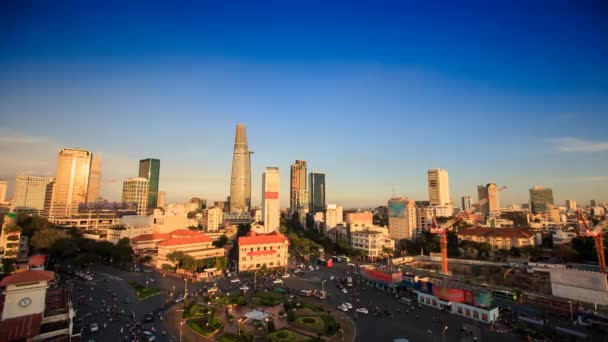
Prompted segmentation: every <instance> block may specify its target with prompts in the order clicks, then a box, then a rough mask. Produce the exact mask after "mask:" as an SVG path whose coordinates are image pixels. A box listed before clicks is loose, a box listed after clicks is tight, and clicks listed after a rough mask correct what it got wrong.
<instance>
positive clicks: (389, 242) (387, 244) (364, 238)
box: [350, 228, 395, 259]
mask: <svg viewBox="0 0 608 342" xmlns="http://www.w3.org/2000/svg"><path fill="white" fill-rule="evenodd" d="M384 230H386V228H384ZM350 237H351V244H350V245H351V247H352V248H354V249H358V250H362V251H363V252H364V253H365V256H366V257H368V258H371V259H375V258H378V257H381V256H382V255H383V254H384V252H383V249H385V248H386V249H391V250H394V249H395V240H393V239H390V238H389V237H388V232H386V231H385V232H383V231H382V230H381V229H365V230H359V231H355V232H351V234H350Z"/></svg>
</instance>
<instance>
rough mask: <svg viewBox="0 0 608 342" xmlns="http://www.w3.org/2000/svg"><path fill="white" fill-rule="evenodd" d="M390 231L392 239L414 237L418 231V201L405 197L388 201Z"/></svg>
mask: <svg viewBox="0 0 608 342" xmlns="http://www.w3.org/2000/svg"><path fill="white" fill-rule="evenodd" d="M388 232H389V236H390V237H391V239H397V240H401V239H412V238H414V235H415V233H416V203H415V202H414V201H410V200H409V199H407V198H403V197H393V198H391V199H390V200H389V201H388Z"/></svg>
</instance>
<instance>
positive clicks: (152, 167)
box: [139, 158, 160, 208]
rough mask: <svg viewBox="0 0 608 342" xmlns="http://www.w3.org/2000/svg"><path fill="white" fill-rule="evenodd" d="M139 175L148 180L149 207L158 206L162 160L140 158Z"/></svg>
mask: <svg viewBox="0 0 608 342" xmlns="http://www.w3.org/2000/svg"><path fill="white" fill-rule="evenodd" d="M139 177H141V178H145V179H147V180H148V208H156V207H157V206H158V180H159V177H160V160H158V159H152V158H148V159H142V160H140V161H139Z"/></svg>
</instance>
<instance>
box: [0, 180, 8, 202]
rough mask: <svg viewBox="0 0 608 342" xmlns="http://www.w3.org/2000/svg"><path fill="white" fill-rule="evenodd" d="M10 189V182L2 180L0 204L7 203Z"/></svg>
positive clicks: (0, 184) (0, 182) (0, 181)
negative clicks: (7, 193)
mask: <svg viewBox="0 0 608 342" xmlns="http://www.w3.org/2000/svg"><path fill="white" fill-rule="evenodd" d="M7 189H8V182H7V181H6V180H5V179H0V204H3V203H5V202H6V190H7Z"/></svg>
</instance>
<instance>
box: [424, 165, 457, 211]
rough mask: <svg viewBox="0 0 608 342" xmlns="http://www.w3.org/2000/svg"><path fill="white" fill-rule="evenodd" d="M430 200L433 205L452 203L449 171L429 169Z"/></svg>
mask: <svg viewBox="0 0 608 342" xmlns="http://www.w3.org/2000/svg"><path fill="white" fill-rule="evenodd" d="M427 177H428V186H429V202H430V203H431V205H450V204H451V201H450V182H449V178H448V171H447V170H444V169H431V170H428V171H427Z"/></svg>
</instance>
